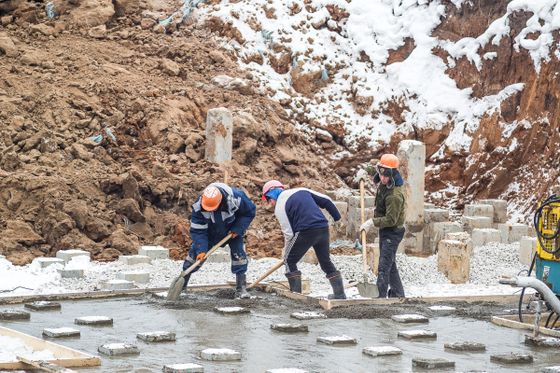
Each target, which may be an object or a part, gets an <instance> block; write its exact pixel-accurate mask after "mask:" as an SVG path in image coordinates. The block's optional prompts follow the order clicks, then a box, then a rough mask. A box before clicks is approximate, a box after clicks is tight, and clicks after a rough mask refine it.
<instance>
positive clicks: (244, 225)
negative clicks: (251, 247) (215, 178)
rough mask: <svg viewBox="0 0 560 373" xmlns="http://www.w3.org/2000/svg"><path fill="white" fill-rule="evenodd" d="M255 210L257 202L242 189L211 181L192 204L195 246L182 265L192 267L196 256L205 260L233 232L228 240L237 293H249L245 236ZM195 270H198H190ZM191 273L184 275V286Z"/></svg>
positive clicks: (193, 244) (244, 295)
mask: <svg viewBox="0 0 560 373" xmlns="http://www.w3.org/2000/svg"><path fill="white" fill-rule="evenodd" d="M255 214H256V207H255V204H254V203H253V202H252V201H251V200H250V199H249V197H247V195H246V194H245V193H244V192H243V191H242V190H239V189H237V188H232V187H230V186H228V185H226V184H224V183H212V184H210V185H208V186H207V187H206V189H204V192H203V193H202V195H201V196H200V197H199V198H198V199H197V200H196V202H195V203H194V204H193V206H192V216H191V227H190V235H191V239H192V247H191V249H190V250H189V253H188V255H187V259H186V260H185V262H184V263H183V269H187V268H188V267H190V266H191V265H192V264H193V263H194V262H195V261H196V260H204V259H205V258H206V253H207V252H208V250H209V249H210V248H211V247H212V246H214V245H216V244H217V243H218V242H220V241H221V240H222V239H223V238H224V237H225V236H226V235H227V234H229V233H231V234H232V235H233V238H232V239H230V240H229V242H227V244H228V245H229V247H230V252H231V271H232V272H233V273H235V278H236V294H237V296H238V297H242V298H246V297H248V296H249V293H248V292H247V290H246V285H247V282H246V276H245V273H246V272H247V264H248V260H247V254H246V253H245V247H244V244H243V236H244V235H245V232H246V231H247V229H248V228H249V225H250V224H251V222H252V221H253V219H254V218H255ZM225 245H226V244H224V246H225ZM198 268H200V267H198ZM198 268H197V270H198ZM194 272H196V270H195V271H193V272H191V274H192V273H194ZM191 274H189V275H187V276H185V288H186V286H187V283H188V281H189V279H190V277H191Z"/></svg>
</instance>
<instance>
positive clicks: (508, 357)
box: [490, 352, 533, 364]
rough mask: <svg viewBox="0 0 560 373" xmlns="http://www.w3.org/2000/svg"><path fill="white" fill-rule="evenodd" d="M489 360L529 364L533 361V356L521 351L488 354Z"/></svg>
mask: <svg viewBox="0 0 560 373" xmlns="http://www.w3.org/2000/svg"><path fill="white" fill-rule="evenodd" d="M490 361H493V362H496V363H502V364H530V363H532V362H533V356H532V355H529V354H522V353H515V352H512V353H509V354H499V355H492V356H490Z"/></svg>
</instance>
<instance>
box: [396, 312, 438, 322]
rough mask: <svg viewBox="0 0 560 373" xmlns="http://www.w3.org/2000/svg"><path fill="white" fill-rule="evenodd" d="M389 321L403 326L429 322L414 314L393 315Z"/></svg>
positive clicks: (423, 317) (425, 318) (424, 317)
mask: <svg viewBox="0 0 560 373" xmlns="http://www.w3.org/2000/svg"><path fill="white" fill-rule="evenodd" d="M391 320H393V321H396V322H400V323H404V324H408V323H427V322H430V320H429V319H428V318H427V317H426V316H424V315H419V314H416V313H409V314H402V315H393V316H391Z"/></svg>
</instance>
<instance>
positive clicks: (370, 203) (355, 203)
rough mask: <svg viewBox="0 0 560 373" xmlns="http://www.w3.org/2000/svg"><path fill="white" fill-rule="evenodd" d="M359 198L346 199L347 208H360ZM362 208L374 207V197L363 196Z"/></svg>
mask: <svg viewBox="0 0 560 373" xmlns="http://www.w3.org/2000/svg"><path fill="white" fill-rule="evenodd" d="M360 206H361V205H360V196H350V197H348V207H349V208H350V207H354V208H357V209H359V208H360ZM364 207H365V208H368V207H375V197H374V196H364Z"/></svg>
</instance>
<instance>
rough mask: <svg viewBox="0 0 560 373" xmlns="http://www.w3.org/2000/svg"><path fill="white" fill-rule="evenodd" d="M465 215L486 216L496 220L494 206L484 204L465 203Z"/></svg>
mask: <svg viewBox="0 0 560 373" xmlns="http://www.w3.org/2000/svg"><path fill="white" fill-rule="evenodd" d="M463 215H464V216H486V217H488V218H490V219H492V221H494V206H492V205H482V204H472V205H465V211H464V212H463Z"/></svg>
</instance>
